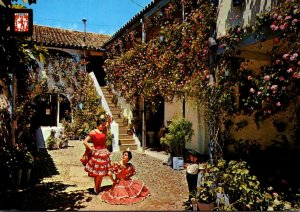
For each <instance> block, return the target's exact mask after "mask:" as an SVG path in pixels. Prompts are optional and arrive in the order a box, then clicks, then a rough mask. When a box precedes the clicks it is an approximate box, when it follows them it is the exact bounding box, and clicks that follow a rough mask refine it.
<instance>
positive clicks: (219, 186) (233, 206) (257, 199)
mask: <svg viewBox="0 0 300 212" xmlns="http://www.w3.org/2000/svg"><path fill="white" fill-rule="evenodd" d="M199 185H200V186H199V187H198V188H197V190H198V193H197V195H196V197H195V198H196V200H197V201H199V202H203V203H209V202H214V203H215V204H216V206H217V207H216V208H215V210H223V211H225V210H229V211H233V210H239V211H243V210H251V211H266V210H278V211H281V210H291V209H296V208H297V207H299V205H297V204H298V203H299V198H298V199H297V198H296V199H294V200H295V201H294V202H292V201H291V199H287V197H285V196H284V194H282V193H277V192H276V191H274V190H273V188H272V187H267V188H265V187H262V186H261V183H260V182H259V180H258V179H257V177H256V176H255V175H252V174H251V173H250V169H249V166H248V164H247V163H246V162H245V161H234V160H232V161H229V162H227V161H225V160H223V159H219V160H217V161H215V163H213V164H210V163H209V164H206V166H205V169H204V170H203V171H202V178H201V179H200V182H199ZM217 193H225V194H226V195H228V197H229V201H230V203H229V204H226V205H225V202H224V198H221V199H218V198H217Z"/></svg>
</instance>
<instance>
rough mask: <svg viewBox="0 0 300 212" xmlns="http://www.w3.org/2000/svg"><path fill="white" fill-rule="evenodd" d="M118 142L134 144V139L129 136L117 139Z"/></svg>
mask: <svg viewBox="0 0 300 212" xmlns="http://www.w3.org/2000/svg"><path fill="white" fill-rule="evenodd" d="M119 144H120V145H123V144H135V141H134V140H133V139H132V138H131V139H119Z"/></svg>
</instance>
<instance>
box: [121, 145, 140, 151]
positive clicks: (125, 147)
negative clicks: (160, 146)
mask: <svg viewBox="0 0 300 212" xmlns="http://www.w3.org/2000/svg"><path fill="white" fill-rule="evenodd" d="M128 148H129V149H130V150H137V145H136V144H123V145H120V151H125V150H127V149H128Z"/></svg>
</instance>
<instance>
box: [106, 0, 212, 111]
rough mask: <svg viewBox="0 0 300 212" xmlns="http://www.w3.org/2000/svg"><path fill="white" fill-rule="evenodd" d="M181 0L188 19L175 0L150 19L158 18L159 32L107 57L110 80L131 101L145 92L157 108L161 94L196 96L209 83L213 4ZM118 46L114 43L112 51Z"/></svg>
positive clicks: (172, 96)
mask: <svg viewBox="0 0 300 212" xmlns="http://www.w3.org/2000/svg"><path fill="white" fill-rule="evenodd" d="M182 3H184V5H185V8H186V9H187V10H188V11H190V13H187V15H186V17H185V19H184V21H183V20H182V19H181V18H180V17H181V16H180V15H179V14H181V7H182V6H181V3H180V2H178V1H174V0H173V1H171V2H170V3H169V4H168V6H167V7H166V8H164V14H163V15H161V14H160V13H157V14H156V15H157V16H156V17H154V18H153V19H154V20H152V21H151V22H157V23H158V26H159V28H158V34H159V35H160V36H159V37H155V36H154V37H153V38H152V39H151V40H150V41H148V42H147V43H145V44H138V45H135V46H134V47H133V48H132V49H131V50H129V51H127V52H125V53H124V54H121V55H120V56H118V57H116V56H117V55H114V56H115V58H112V59H109V60H106V62H105V68H106V70H107V80H108V81H110V82H112V83H113V84H114V88H115V89H116V90H118V91H121V93H122V95H123V96H124V97H125V98H126V99H127V100H128V101H132V102H134V100H135V98H138V97H139V96H140V95H142V96H144V97H145V98H144V99H145V101H146V103H147V104H148V105H150V106H152V108H155V107H156V105H157V104H159V103H160V98H161V97H163V98H164V99H165V101H171V100H173V98H174V96H179V97H185V96H197V95H198V94H199V91H200V90H202V88H203V86H205V85H206V84H207V83H208V76H209V68H208V51H209V50H208V47H209V46H208V37H209V36H210V34H209V32H210V30H211V29H212V27H213V24H214V23H215V17H216V13H215V8H214V7H213V6H212V5H211V4H210V3H208V2H206V1H198V2H197V3H193V4H191V3H190V2H188V1H184V2H182ZM149 24H150V23H148V22H147V25H148V27H149ZM115 46H118V47H117V48H115ZM120 48H121V46H119V44H117V43H115V44H111V46H110V49H111V54H109V55H113V53H115V51H114V49H120ZM191 91H192V92H191Z"/></svg>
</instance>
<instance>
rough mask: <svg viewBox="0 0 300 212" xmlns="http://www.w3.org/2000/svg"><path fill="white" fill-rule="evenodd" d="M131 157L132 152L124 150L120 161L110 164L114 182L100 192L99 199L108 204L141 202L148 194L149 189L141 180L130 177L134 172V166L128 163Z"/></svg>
mask: <svg viewBox="0 0 300 212" xmlns="http://www.w3.org/2000/svg"><path fill="white" fill-rule="evenodd" d="M131 158H132V153H131V152H130V151H124V152H123V159H122V161H121V162H119V163H114V164H112V166H111V168H110V170H111V172H112V173H114V174H115V180H114V184H113V186H112V188H111V189H110V190H107V191H104V192H103V193H102V194H100V199H102V200H103V201H105V202H107V203H109V204H114V205H129V204H134V203H138V202H141V201H143V200H144V199H145V198H147V197H148V196H150V192H149V189H148V188H147V187H146V186H145V185H144V183H143V182H142V181H140V180H137V179H132V178H131V177H132V176H134V175H135V173H136V170H135V167H134V166H133V165H132V164H131V163H128V161H129V160H130V159H131ZM112 173H110V176H112ZM111 179H113V178H112V177H111Z"/></svg>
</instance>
